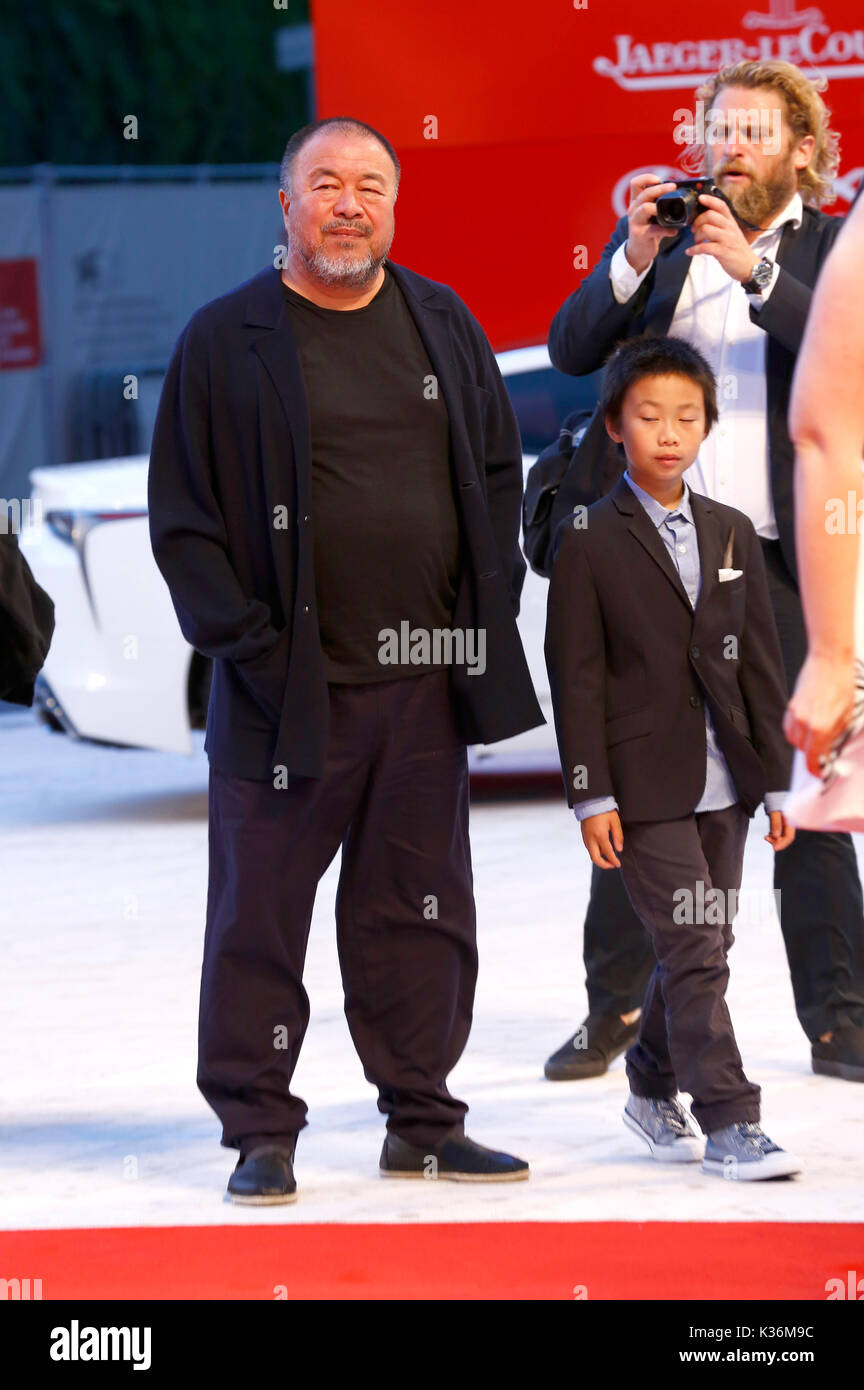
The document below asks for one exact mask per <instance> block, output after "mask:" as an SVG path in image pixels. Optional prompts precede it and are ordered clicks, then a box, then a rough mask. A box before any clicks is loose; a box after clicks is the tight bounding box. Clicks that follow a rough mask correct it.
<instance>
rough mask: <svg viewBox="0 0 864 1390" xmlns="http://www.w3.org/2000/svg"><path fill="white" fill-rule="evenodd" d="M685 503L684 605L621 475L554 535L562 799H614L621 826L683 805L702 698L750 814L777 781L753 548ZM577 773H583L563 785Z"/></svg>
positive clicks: (785, 760)
mask: <svg viewBox="0 0 864 1390" xmlns="http://www.w3.org/2000/svg"><path fill="white" fill-rule="evenodd" d="M690 500H691V505H692V509H693V521H694V524H695V527H696V536H697V540H698V544H699V560H700V565H701V571H702V583H701V587H700V590H699V598H698V601H697V603H696V607H695V609H694V608H692V607H691V604H690V600H689V598H688V596H687V591H686V589H685V588H684V585H683V584H682V583H681V579H680V576H679V575H678V572H677V570H676V568H675V564H674V562H673V560H672V557H671V556H670V554H669V552H668V550H667V549H666V546H665V545H664V544H663V540H662V538H661V537H660V536H659V535H658V532H657V527H656V526H655V525H654V523H653V521H652V520H651V518H650V517H649V516H648V513H647V512H646V511H645V508H644V507H643V506H642V505H641V503H640V502H639V501H638V499H637V498H636V497H635V496H634V494H633V493H632V492H631V490H630V488H629V486H628V484H627V482H626V481H625V480H624V479H623V478H621V479H619V481H618V482H617V483H616V484H615V486H614V488H613V490H612V492H611V493H610V494H609V496H607V497H604V498H603V499H602V500H601V501H599V502H596V503H594V504H593V506H590V507H589V508H588V511H587V514H586V520H587V524H586V525H585V526H584V529H581V530H577V529H575V528H574V527H573V526H572V525H563V526H562V527H561V529H560V531H559V544H558V550H557V554H556V558H555V563H554V565H553V567H552V579H551V582H550V586H549V607H548V612H547V622H546V664H547V666H548V668H549V680H550V684H551V690H552V706H553V709H554V711H555V728H556V732H557V735H558V748H559V753H560V756H561V767H562V772H563V775H564V783H565V788H566V792H567V800H568V804H569V805H570V806H573V805H575V804H576V802H578V801H586V800H589V799H593V798H594V797H602V796H614V797H615V798H616V799H617V802H618V807H619V811H620V814H621V819H622V821H624V822H626V821H659V820H677V819H678V818H679V817H681V816H686V815H689V814H690V813H691V812H692V811H693V810H695V808H696V806H697V805H698V803H699V801H700V800H701V797H702V793H703V791H704V789H705V772H706V740H705V709H704V704H705V702H707V704H708V708H709V709H710V711H711V716H712V718H713V721H714V727H715V729H716V732H717V741H718V743H719V745H720V748H721V751H722V753H723V755H724V757H725V758H726V761H727V763H728V765H729V771H730V772H731V774H732V779H733V781H734V783H735V786H736V788H737V791H738V794H739V798H740V801H741V803H742V805H743V806H744V807H745V809H746V811H747V813H748V815H751V816H752V815H753V813H754V811H755V810H756V808H757V807H758V806H759V804H760V802H761V801H762V798H763V796H764V793H765V792H766V791H781V790H783V789H784V788H786V787H788V785H789V776H790V772H791V765H792V749H791V747H790V746H789V744H788V743H787V742H786V739H785V738H784V737H783V733H782V730H781V722H782V719H783V713H784V710H785V707H786V684H785V677H784V675H783V665H782V660H781V656H780V644H779V640H778V637H777V629H776V627H775V624H774V615H773V613H772V610H771V601H770V598H769V595H768V581H767V578H766V574H765V561H764V559H763V556H762V547H761V545H760V544H759V539H758V537H757V535H756V532H755V530H754V529H753V524H752V522H751V521H750V520H749V519H748V518H747V517H746V516H745V515H744V514H743V512H739V511H737V510H736V509H735V508H734V507H727V506H725V505H724V504H722V503H720V502H712V501H710V500H709V499H708V498H707V497H702V496H701V495H699V494H698V493H695V492H692V491H691V493H690ZM733 526H734V528H735V537H734V543H733V552H732V566H731V568H733V569H739V570H741V571H743V573H742V574H741V576H740V577H739V578H737V579H730V580H727V581H725V582H723V583H721V582H720V581H719V578H718V570H719V568H720V566H721V564H722V563H723V555H724V551H725V547H726V544H727V541H728V539H729V534H730V531H731V529H732V527H733ZM730 639H734V640H730ZM577 768H584V769H585V770H586V771H585V774H582V775H581V776H580V784H579V785H578V786H576V787H574V771H575V770H576V769H577ZM577 775H578V774H577Z"/></svg>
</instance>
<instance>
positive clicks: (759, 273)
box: [744, 256, 774, 294]
mask: <svg viewBox="0 0 864 1390" xmlns="http://www.w3.org/2000/svg"><path fill="white" fill-rule="evenodd" d="M773 274H774V262H773V261H770V260H769V259H768V257H767V256H763V257H762V259H761V261H759V262H758V264H757V265H755V266H754V268H753V274H752V275H751V276H750V279H749V280H745V281H744V289H745V290H746V291H747V293H748V294H761V293H762V292H763V290H766V289H767V288H768V286H769V285H770V284H771V277H772V276H773Z"/></svg>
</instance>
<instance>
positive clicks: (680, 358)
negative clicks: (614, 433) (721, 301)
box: [600, 333, 718, 432]
mask: <svg viewBox="0 0 864 1390" xmlns="http://www.w3.org/2000/svg"><path fill="white" fill-rule="evenodd" d="M645 376H686V377H688V378H689V380H690V381H692V382H694V383H695V384H696V385H697V386H699V387H700V388H701V390H702V396H703V399H704V401H705V429H706V432H707V431H710V429H711V427H712V426H713V425H714V424H716V422H717V419H718V410H717V383H716V381H715V379H714V373H713V372H712V370H711V368H710V366H709V365H708V363H707V361H706V360H705V358H704V357H703V356H702V353H701V352H699V351H697V349H696V348H695V347H693V346H692V345H691V344H690V343H687V342H685V341H684V339H683V338H657V337H652V336H651V335H650V334H648V333H642V334H640V336H639V337H638V338H628V339H627V341H626V342H623V343H622V344H621V345H620V347H618V348H617V349H616V350H615V351H614V352H613V353H612V355H611V356H610V357H609V358H607V361H606V366H605V368H604V371H603V385H602V387H601V390H600V409H601V411H602V412H603V415H604V416H606V415H608V416H610V418H611V420H612V425H613V427H614V428H615V429H616V430H617V429H618V427H619V425H620V422H621V406H622V404H623V401H624V397H625V395H626V394H627V390H628V387H630V386H632V385H633V383H634V382H635V381H640V380H641V378H642V377H645Z"/></svg>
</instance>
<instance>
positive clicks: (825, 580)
mask: <svg viewBox="0 0 864 1390" xmlns="http://www.w3.org/2000/svg"><path fill="white" fill-rule="evenodd" d="M789 430H790V434H791V436H792V440H793V442H794V444H795V451H796V454H795V515H796V521H795V539H796V547H797V552H798V568H799V572H800V580H801V596H802V601H803V605H804V617H805V620H806V624H807V635H808V641H809V650H808V656H807V661H806V663H805V665H804V668H803V669H802V671H801V675H800V676H799V679H798V682H797V685H796V687H795V693H794V695H793V697H792V700H791V702H790V706H789V712H788V714H787V716H786V721H785V723H784V728H785V730H786V734H787V736H788V737H789V739H790V741H791V742H792V743H794V744H795V745H796V747H798V748H802V749H804V751H806V752H807V755H808V766H809V768H810V771H811V772H814V773H815V772H818V759H819V757H820V755H822V754H824V753H825V752H827V749H828V748H829V747H830V745H831V743H832V742H833V740H834V738H835V737H836V735H837V734H838V733H839V731H840V729H841V728H842V727H843V724H844V723H845V722H846V720H847V718H848V715H849V713H850V710H851V706H852V699H853V671H854V666H853V662H854V625H855V586H856V574H857V566H858V547H859V539H858V534H857V513H858V503H859V501H860V498H861V455H862V450H864V200H862V199H859V201H858V203H857V204H856V206H855V208H854V209H853V211H852V212H851V213H850V215H849V218H848V219H847V221H846V223H845V225H844V227H843V230H842V231H841V233H840V235H839V236H838V238H837V241H836V243H835V245H834V248H833V250H832V251H831V254H830V255H829V257H828V259H827V261H826V262H825V266H824V269H823V271H822V275H821V277H820V281H819V285H818V287H817V290H816V293H815V295H814V298H813V305H812V309H811V313H810V317H809V319H808V321H807V327H806V330H805V333H804V340H803V342H802V345H801V352H800V353H799V356H798V362H797V365H796V369H795V378H794V382H793V388H792V399H791V404H790V411H789ZM850 493H851V494H852V498H853V506H852V508H847V502H848V499H849V494H850ZM838 513H839V514H840V515H841V516H842V517H843V518H845V525H843V526H842V529H841V528H840V527H838V526H837V525H836V524H833V523H832V518H833V517H835V516H836V515H837V514H838Z"/></svg>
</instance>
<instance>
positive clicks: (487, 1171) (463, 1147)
mask: <svg viewBox="0 0 864 1390" xmlns="http://www.w3.org/2000/svg"><path fill="white" fill-rule="evenodd" d="M378 1167H379V1171H380V1173H381V1176H382V1177H384V1178H446V1179H448V1180H449V1181H450V1182H518V1181H519V1179H520V1178H527V1177H528V1175H529V1168H528V1164H527V1163H526V1162H525V1160H524V1159H522V1158H514V1157H513V1155H512V1154H505V1153H497V1152H496V1151H495V1150H494V1149H484V1148H483V1146H482V1144H475V1143H474V1140H473V1139H468V1138H466V1136H465V1135H464V1134H454V1135H451V1137H450V1138H449V1139H445V1140H444V1142H443V1143H441V1144H438V1145H437V1146H436V1147H435V1148H431V1147H430V1148H423V1147H422V1146H417V1145H414V1144H406V1142H405V1140H404V1139H400V1138H399V1136H398V1134H388V1135H387V1138H386V1139H385V1140H384V1147H383V1149H382V1150H381V1158H380V1160H379V1164H378Z"/></svg>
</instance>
